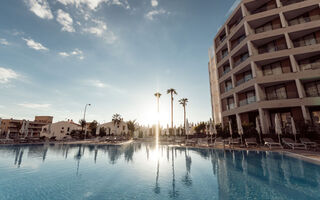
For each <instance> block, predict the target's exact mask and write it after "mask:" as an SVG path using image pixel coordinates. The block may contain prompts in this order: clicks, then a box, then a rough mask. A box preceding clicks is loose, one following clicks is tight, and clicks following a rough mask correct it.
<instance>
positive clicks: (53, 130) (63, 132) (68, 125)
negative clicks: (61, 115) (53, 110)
mask: <svg viewBox="0 0 320 200" xmlns="http://www.w3.org/2000/svg"><path fill="white" fill-rule="evenodd" d="M73 130H81V126H80V125H79V124H76V123H74V122H73V121H72V120H70V121H60V122H56V123H53V124H48V125H46V126H43V127H42V130H41V135H40V136H41V137H42V136H44V137H47V138H51V137H55V139H56V140H61V139H63V138H64V137H67V135H70V133H71V132H72V131H73Z"/></svg>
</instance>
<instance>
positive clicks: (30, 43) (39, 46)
mask: <svg viewBox="0 0 320 200" xmlns="http://www.w3.org/2000/svg"><path fill="white" fill-rule="evenodd" d="M22 39H23V40H24V41H26V44H27V45H28V47H29V48H31V49H35V50H37V51H40V50H44V51H48V50H49V49H48V48H47V47H45V46H43V45H42V44H41V43H39V42H35V41H34V40H33V39H26V38H22Z"/></svg>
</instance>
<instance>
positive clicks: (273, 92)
mask: <svg viewBox="0 0 320 200" xmlns="http://www.w3.org/2000/svg"><path fill="white" fill-rule="evenodd" d="M266 95H267V99H268V100H276V99H287V91H286V87H285V85H277V86H271V87H267V88H266Z"/></svg>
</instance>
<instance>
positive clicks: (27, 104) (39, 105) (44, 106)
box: [18, 103, 51, 109]
mask: <svg viewBox="0 0 320 200" xmlns="http://www.w3.org/2000/svg"><path fill="white" fill-rule="evenodd" d="M18 105H19V106H21V107H25V108H32V109H39V108H49V107H50V106H51V104H37V103H20V104H18Z"/></svg>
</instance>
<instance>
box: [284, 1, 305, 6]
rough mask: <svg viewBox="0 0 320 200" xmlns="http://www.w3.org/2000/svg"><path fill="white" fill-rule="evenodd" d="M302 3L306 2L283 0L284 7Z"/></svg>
mask: <svg viewBox="0 0 320 200" xmlns="http://www.w3.org/2000/svg"><path fill="white" fill-rule="evenodd" d="M302 1H305V0H283V1H282V5H283V6H287V5H290V4H294V3H299V2H302Z"/></svg>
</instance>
